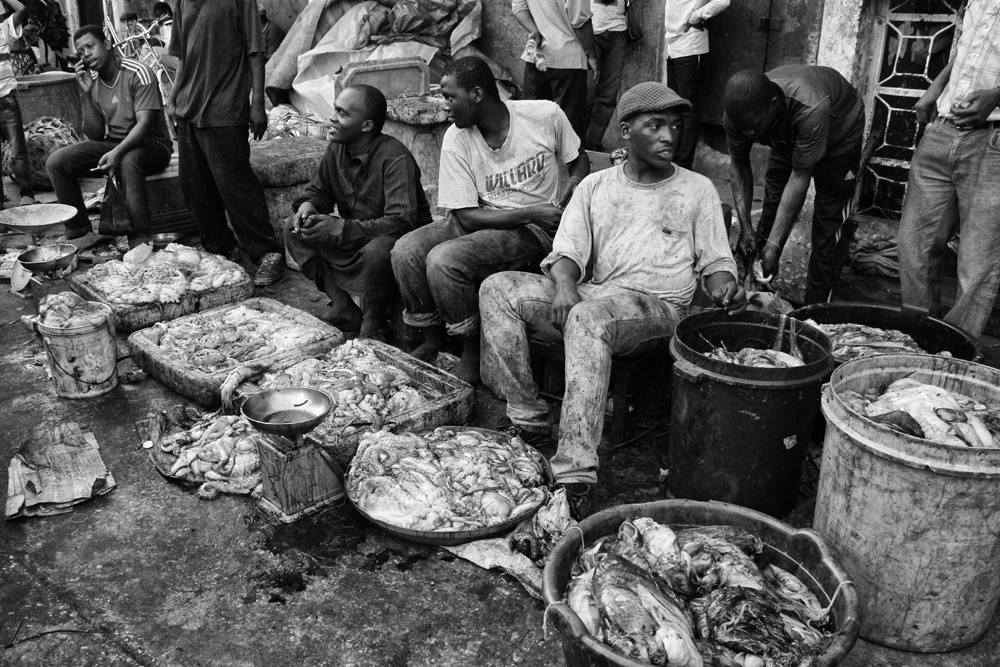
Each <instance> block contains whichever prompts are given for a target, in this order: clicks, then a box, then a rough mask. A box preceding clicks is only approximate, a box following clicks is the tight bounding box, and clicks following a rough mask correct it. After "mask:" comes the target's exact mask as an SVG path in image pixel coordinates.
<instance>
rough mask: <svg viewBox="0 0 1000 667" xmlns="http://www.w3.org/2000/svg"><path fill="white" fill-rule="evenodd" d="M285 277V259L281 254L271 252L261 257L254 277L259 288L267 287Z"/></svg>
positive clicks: (254, 281)
mask: <svg viewBox="0 0 1000 667" xmlns="http://www.w3.org/2000/svg"><path fill="white" fill-rule="evenodd" d="M284 275H285V258H284V257H282V256H281V253H277V252H269V253H266V254H265V255H264V256H263V257H261V259H260V266H259V267H257V274H256V275H255V276H254V277H253V284H254V285H256V286H257V287H267V286H268V285H273V284H274V283H276V282H278V281H279V280H281V278H282V276H284Z"/></svg>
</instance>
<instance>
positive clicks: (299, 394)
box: [240, 387, 333, 435]
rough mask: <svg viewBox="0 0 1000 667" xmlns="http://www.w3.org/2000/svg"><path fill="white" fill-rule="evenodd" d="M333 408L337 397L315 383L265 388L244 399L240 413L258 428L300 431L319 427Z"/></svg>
mask: <svg viewBox="0 0 1000 667" xmlns="http://www.w3.org/2000/svg"><path fill="white" fill-rule="evenodd" d="M332 409H333V398H331V397H330V395H329V394H327V393H326V392H325V391H320V390H319V389H312V388H311V387H281V388H280V389H265V390H264V391H262V392H260V393H259V394H254V395H253V396H251V397H250V398H248V399H247V400H245V401H244V402H243V406H242V407H241V408H240V413H242V415H243V416H244V417H246V419H247V421H248V422H250V425H251V426H253V427H254V428H255V429H257V430H258V431H262V432H264V433H270V434H272V435H300V434H302V433H308V432H309V431H311V430H313V429H314V428H316V426H317V425H319V423H320V422H322V421H323V420H324V419H326V416H327V415H328V414H330V410H332Z"/></svg>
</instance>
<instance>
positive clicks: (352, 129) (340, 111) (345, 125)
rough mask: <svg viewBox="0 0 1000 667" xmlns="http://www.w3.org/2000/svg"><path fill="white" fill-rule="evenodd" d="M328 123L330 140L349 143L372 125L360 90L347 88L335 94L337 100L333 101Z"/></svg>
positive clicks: (358, 137)
mask: <svg viewBox="0 0 1000 667" xmlns="http://www.w3.org/2000/svg"><path fill="white" fill-rule="evenodd" d="M366 124H367V125H366ZM330 125H331V130H330V141H333V142H335V143H338V144H351V143H354V142H355V141H357V140H358V139H360V138H361V136H362V135H363V134H364V132H365V128H366V127H370V126H371V125H372V121H371V119H370V118H368V114H367V113H366V109H365V105H364V100H363V98H362V94H361V92H360V91H358V90H355V89H353V88H347V89H346V90H344V91H343V92H342V93H340V95H337V100H336V101H335V102H334V103H333V116H332V117H331V118H330Z"/></svg>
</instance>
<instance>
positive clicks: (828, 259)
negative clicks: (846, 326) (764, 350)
mask: <svg viewBox="0 0 1000 667" xmlns="http://www.w3.org/2000/svg"><path fill="white" fill-rule="evenodd" d="M860 164H861V142H860V141H858V142H857V146H855V147H854V150H852V151H851V152H850V153H848V154H846V155H828V156H826V157H825V158H823V159H822V160H820V161H819V162H818V163H816V166H815V167H813V172H812V177H813V182H814V183H815V185H816V199H815V201H814V202H813V221H812V254H811V255H810V257H809V276H808V278H807V280H806V303H807V304H810V303H826V302H827V301H828V300H829V298H830V292H831V290H833V284H834V282H836V280H837V276H839V275H840V271H841V269H842V268H843V267H844V262H845V260H846V259H847V251H848V249H849V246H850V244H851V240H852V238H853V236H854V225H853V223H849V222H848V218H849V217H850V215H851V203H852V202H853V200H854V187H855V185H857V175H858V167H859V165H860ZM791 173H792V161H791V157H790V156H788V155H782V154H780V153H778V152H777V151H774V150H772V151H771V158H770V160H769V161H768V163H767V174H766V175H765V176H764V206H763V210H762V211H761V214H760V221H759V222H758V223H757V233H758V234H759V235H760V236H759V238H761V239H766V238H767V237H768V235H769V234H770V233H771V227H772V226H773V225H774V217H775V215H776V214H777V212H778V204H779V203H780V201H781V193H782V192H784V190H785V184H786V183H788V178H789V176H791ZM762 243H763V242H762Z"/></svg>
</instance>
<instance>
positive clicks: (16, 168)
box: [0, 91, 35, 200]
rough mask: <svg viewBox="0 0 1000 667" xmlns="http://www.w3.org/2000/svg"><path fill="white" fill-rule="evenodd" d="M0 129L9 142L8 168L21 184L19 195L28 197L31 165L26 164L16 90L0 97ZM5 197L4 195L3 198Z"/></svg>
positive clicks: (22, 122)
mask: <svg viewBox="0 0 1000 667" xmlns="http://www.w3.org/2000/svg"><path fill="white" fill-rule="evenodd" d="M0 131H2V132H3V138H4V141H6V142H7V143H9V144H10V155H11V161H10V169H11V171H12V172H13V176H14V179H15V180H16V181H17V184H18V185H20V186H21V196H22V197H30V196H31V195H32V194H33V193H34V191H35V190H34V188H33V187H32V185H31V166H30V165H29V164H28V142H27V141H25V139H24V121H23V120H22V119H21V107H20V105H19V104H18V103H17V92H15V91H11V92H10V93H9V94H7V95H4V96H3V97H0ZM6 199H7V197H6V196H4V200H6Z"/></svg>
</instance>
